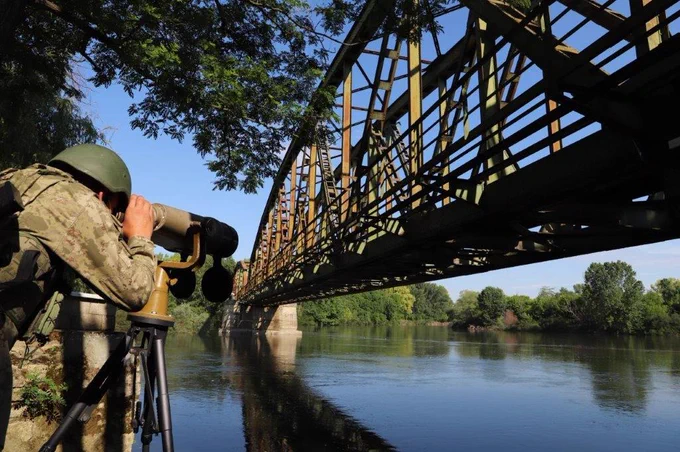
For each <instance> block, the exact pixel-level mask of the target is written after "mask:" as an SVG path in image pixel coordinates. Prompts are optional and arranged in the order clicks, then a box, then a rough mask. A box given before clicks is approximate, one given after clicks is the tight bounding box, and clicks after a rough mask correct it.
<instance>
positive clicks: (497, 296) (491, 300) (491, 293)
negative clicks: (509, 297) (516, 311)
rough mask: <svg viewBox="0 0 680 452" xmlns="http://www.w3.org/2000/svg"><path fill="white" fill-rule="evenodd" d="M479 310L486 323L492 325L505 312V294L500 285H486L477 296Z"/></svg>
mask: <svg viewBox="0 0 680 452" xmlns="http://www.w3.org/2000/svg"><path fill="white" fill-rule="evenodd" d="M477 303H479V311H480V313H481V315H482V321H483V322H484V324H485V325H492V324H494V323H495V322H496V320H498V318H499V317H500V316H501V315H503V313H504V312H505V307H506V301H505V294H504V293H503V290H502V289H499V288H498V287H491V286H489V287H485V288H484V289H483V290H482V291H481V292H480V293H479V296H478V297H477Z"/></svg>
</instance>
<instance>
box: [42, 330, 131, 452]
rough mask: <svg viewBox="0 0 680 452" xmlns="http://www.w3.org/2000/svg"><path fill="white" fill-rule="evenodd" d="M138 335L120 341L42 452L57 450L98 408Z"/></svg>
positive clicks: (128, 336) (128, 335) (129, 334)
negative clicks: (80, 421)
mask: <svg viewBox="0 0 680 452" xmlns="http://www.w3.org/2000/svg"><path fill="white" fill-rule="evenodd" d="M135 335H136V333H131V332H128V334H127V335H126V336H125V339H123V340H122V341H120V344H118V347H116V350H115V351H114V352H113V354H112V355H111V356H110V357H109V359H108V360H106V362H105V363H104V365H103V366H102V367H101V369H99V372H97V375H95V377H94V378H93V379H92V381H91V382H90V384H88V385H87V387H86V388H85V390H84V391H83V393H82V394H81V395H80V397H79V398H78V401H77V402H76V403H75V404H74V405H73V406H72V407H71V409H70V410H69V411H68V413H66V416H64V420H63V421H62V422H61V424H60V425H59V427H58V428H57V430H56V431H55V432H54V433H53V434H52V436H51V437H50V439H49V440H47V442H46V443H45V444H44V445H43V446H42V448H40V452H51V451H54V450H56V447H57V445H58V444H59V442H61V439H62V437H63V436H64V434H65V433H66V432H67V431H68V430H69V428H71V426H72V425H73V424H74V423H75V421H76V420H77V419H78V418H79V417H80V416H81V415H82V414H83V412H84V411H85V410H86V409H87V408H89V407H93V406H96V405H97V404H98V403H99V401H100V400H101V398H102V397H103V396H104V394H105V393H106V391H108V389H109V386H110V385H111V382H112V381H114V380H115V379H116V377H118V375H119V374H120V372H121V371H122V370H123V361H124V360H125V356H126V355H127V354H128V351H129V350H130V345H131V344H132V341H133V339H134V336H135Z"/></svg>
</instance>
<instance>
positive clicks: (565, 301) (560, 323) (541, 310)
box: [529, 287, 582, 330]
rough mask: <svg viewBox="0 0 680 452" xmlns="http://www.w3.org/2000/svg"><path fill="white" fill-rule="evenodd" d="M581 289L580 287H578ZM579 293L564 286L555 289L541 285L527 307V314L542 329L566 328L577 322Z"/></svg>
mask: <svg viewBox="0 0 680 452" xmlns="http://www.w3.org/2000/svg"><path fill="white" fill-rule="evenodd" d="M578 290H582V288H580V287H579V288H578ZM579 296H580V295H579V293H578V292H576V291H573V292H572V291H570V290H568V289H566V288H564V287H562V288H560V290H559V291H555V290H554V289H553V288H551V287H543V288H541V290H540V291H539V292H538V295H537V296H536V298H535V299H534V300H533V301H532V303H531V305H530V307H529V314H530V315H531V317H532V318H533V319H534V320H535V321H536V322H537V323H538V325H539V326H540V327H541V328H542V329H546V330H566V329H570V328H573V327H574V326H576V324H577V323H578V321H577V315H576V314H575V312H576V311H577V307H578V303H579V300H580V299H579Z"/></svg>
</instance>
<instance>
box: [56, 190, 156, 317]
mask: <svg viewBox="0 0 680 452" xmlns="http://www.w3.org/2000/svg"><path fill="white" fill-rule="evenodd" d="M54 251H55V253H56V254H57V255H58V256H59V257H60V258H62V259H63V260H64V261H65V262H66V264H68V265H69V266H70V267H72V268H73V269H74V270H75V271H77V272H78V273H79V274H80V275H81V276H82V277H83V278H84V279H86V280H87V281H88V282H89V283H90V285H92V286H93V288H94V289H96V290H97V291H98V292H99V293H100V295H101V296H103V297H105V298H108V299H109V300H111V301H112V302H113V303H114V304H116V305H117V306H119V307H120V308H122V309H124V310H126V311H138V310H140V309H141V308H142V307H144V305H145V304H146V302H147V300H148V299H149V295H150V294H151V291H152V290H153V283H154V271H155V268H156V258H155V255H154V244H153V242H152V241H151V240H149V239H146V238H144V237H131V238H130V239H129V241H128V243H126V242H125V241H124V240H123V238H122V237H121V233H120V223H117V222H116V221H115V219H114V217H113V216H111V214H110V213H109V212H108V211H107V210H106V209H105V208H103V205H99V200H97V199H96V198H91V201H89V202H88V203H87V205H86V206H85V207H84V208H83V209H82V211H81V213H80V214H79V215H78V218H77V219H76V221H75V222H74V223H73V225H72V226H71V228H70V229H69V230H68V232H67V234H66V237H65V238H64V240H63V242H62V243H61V244H60V246H58V247H56V249H54Z"/></svg>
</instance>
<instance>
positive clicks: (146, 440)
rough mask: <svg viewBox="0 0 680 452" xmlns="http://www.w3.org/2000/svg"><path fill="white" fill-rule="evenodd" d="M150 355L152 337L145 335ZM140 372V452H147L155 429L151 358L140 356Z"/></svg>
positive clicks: (153, 369)
mask: <svg viewBox="0 0 680 452" xmlns="http://www.w3.org/2000/svg"><path fill="white" fill-rule="evenodd" d="M146 339H147V340H149V341H150V342H151V343H150V344H148V347H149V351H150V352H151V353H150V355H153V336H151V335H150V334H148V333H147V337H146ZM142 371H143V372H144V409H143V414H142V419H144V425H143V427H142V452H149V450H150V449H149V447H150V444H151V440H152V439H153V434H154V433H155V429H156V427H157V426H156V416H155V414H154V411H153V409H154V408H153V392H154V387H155V383H156V363H155V361H154V359H153V358H151V359H147V358H146V357H145V356H144V355H142Z"/></svg>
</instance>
